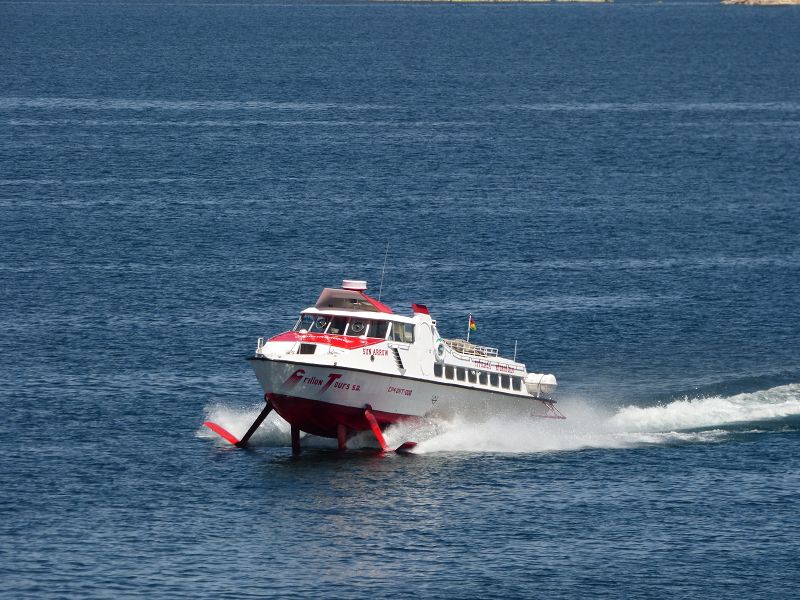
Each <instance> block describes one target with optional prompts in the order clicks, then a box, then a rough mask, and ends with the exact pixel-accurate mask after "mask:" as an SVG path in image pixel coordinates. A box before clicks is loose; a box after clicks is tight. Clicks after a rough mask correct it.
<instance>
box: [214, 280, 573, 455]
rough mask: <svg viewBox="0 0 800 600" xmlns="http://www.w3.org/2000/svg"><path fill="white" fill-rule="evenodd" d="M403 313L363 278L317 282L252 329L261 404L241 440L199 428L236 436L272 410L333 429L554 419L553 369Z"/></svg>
mask: <svg viewBox="0 0 800 600" xmlns="http://www.w3.org/2000/svg"><path fill="white" fill-rule="evenodd" d="M412 310H413V315H412V316H405V315H399V314H396V313H394V312H393V311H392V310H391V309H390V308H389V307H388V306H386V305H385V304H383V303H381V302H379V301H378V300H375V299H373V298H371V297H369V296H368V295H367V294H366V282H364V281H353V280H345V281H344V282H342V287H341V288H338V289H334V288H326V289H324V290H323V291H322V294H321V295H320V297H319V299H318V300H317V302H316V304H314V306H311V307H309V308H307V309H305V310H304V311H302V313H301V315H300V318H299V319H298V320H297V322H296V323H295V325H294V327H293V328H292V330H290V331H286V332H284V333H281V334H279V335H276V336H274V337H271V338H269V339H264V338H259V340H258V344H257V347H256V351H255V354H254V355H253V356H251V357H250V358H248V359H247V360H248V362H249V363H250V365H251V366H252V367H253V369H254V371H255V373H256V376H257V377H258V381H259V382H260V383H261V387H262V388H263V389H264V397H265V400H266V402H267V407H266V408H265V409H264V411H263V412H262V415H261V416H260V417H259V419H257V420H256V423H254V424H253V426H252V427H251V428H250V429H251V430H250V431H248V433H247V434H245V436H244V437H243V438H242V440H237V439H236V438H235V437H234V436H232V435H231V434H229V433H228V432H226V431H225V430H224V429H222V428H221V427H219V426H218V425H215V424H213V423H207V425H208V426H209V427H211V428H212V429H214V430H215V431H217V433H219V434H220V435H223V437H225V438H226V439H228V440H229V441H231V442H232V443H235V444H237V445H244V444H245V443H246V442H247V439H248V438H249V437H250V435H252V432H254V431H255V429H256V428H257V427H258V425H259V424H260V423H261V421H263V418H264V417H266V414H267V413H269V412H270V410H273V409H274V410H275V411H276V412H277V413H278V414H279V415H280V416H281V417H283V419H285V420H286V421H287V422H288V423H289V424H290V425H291V427H292V434H293V435H292V439H293V447H294V450H295V451H299V432H300V431H304V432H307V433H310V434H313V435H318V436H324V437H333V438H338V440H339V444H340V447H342V448H343V447H344V445H345V443H346V440H347V438H348V437H350V436H351V435H352V434H354V433H356V432H359V431H365V430H369V429H372V430H373V432H375V435H376V437H377V438H378V441H379V442H380V443H381V445H382V446H383V447H384V449H385V442H384V441H383V438H382V436H381V435H380V431H381V430H382V429H383V428H385V427H386V426H388V425H390V424H392V423H396V422H398V421H403V420H413V419H427V418H436V417H445V418H446V417H449V416H453V415H455V414H459V415H463V416H468V417H470V416H471V417H475V418H476V419H481V418H485V417H487V416H490V415H491V414H493V413H506V414H507V413H509V412H512V413H515V414H524V415H533V416H541V417H551V418H552V417H555V418H563V417H562V415H561V414H560V413H559V412H558V410H557V409H556V408H555V406H554V401H553V400H552V393H553V392H554V391H555V388H556V385H557V384H556V378H555V377H554V376H553V375H549V374H536V373H528V372H527V370H526V368H525V365H524V364H522V363H519V362H516V361H515V360H511V359H508V358H502V357H500V356H499V354H498V351H497V349H495V348H490V347H486V346H478V345H475V344H472V343H470V342H468V341H466V340H460V339H444V338H442V336H441V335H440V334H439V331H438V329H437V326H436V321H435V320H433V319H432V318H431V315H430V314H429V312H428V309H427V308H426V307H425V306H423V305H421V304H412Z"/></svg>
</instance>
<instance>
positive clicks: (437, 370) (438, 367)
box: [433, 363, 442, 377]
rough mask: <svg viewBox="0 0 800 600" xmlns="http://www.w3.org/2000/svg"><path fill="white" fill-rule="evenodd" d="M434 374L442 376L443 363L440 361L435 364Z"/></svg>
mask: <svg viewBox="0 0 800 600" xmlns="http://www.w3.org/2000/svg"><path fill="white" fill-rule="evenodd" d="M433 374H434V375H436V377H441V376H442V365H440V364H439V363H436V364H435V365H433Z"/></svg>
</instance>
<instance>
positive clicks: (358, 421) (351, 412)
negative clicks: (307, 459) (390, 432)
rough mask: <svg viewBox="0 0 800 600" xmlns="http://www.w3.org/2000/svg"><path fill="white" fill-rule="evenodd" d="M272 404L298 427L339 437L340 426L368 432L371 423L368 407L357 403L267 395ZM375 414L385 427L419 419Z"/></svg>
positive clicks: (386, 413) (326, 435)
mask: <svg viewBox="0 0 800 600" xmlns="http://www.w3.org/2000/svg"><path fill="white" fill-rule="evenodd" d="M267 396H268V397H269V401H270V402H271V403H272V406H274V407H275V412H277V413H278V414H279V415H280V416H281V417H283V418H284V419H285V420H286V421H288V422H289V424H291V425H294V426H295V427H297V428H298V429H301V430H302V431H305V432H307V433H310V434H312V435H319V436H322V437H329V438H334V439H335V438H337V437H338V432H339V425H344V426H345V427H346V428H347V429H349V430H351V431H368V430H369V429H370V425H369V423H367V420H366V419H365V418H364V409H363V408H356V407H354V406H341V405H340V404H331V403H329V402H320V401H319V400H309V399H307V398H299V397H297V396H284V395H281V394H267ZM372 414H373V415H375V419H376V421H377V422H378V424H379V425H380V426H381V427H387V426H389V425H391V424H392V423H397V422H399V421H414V420H419V417H415V416H413V415H403V414H398V413H388V412H381V411H379V410H373V411H372Z"/></svg>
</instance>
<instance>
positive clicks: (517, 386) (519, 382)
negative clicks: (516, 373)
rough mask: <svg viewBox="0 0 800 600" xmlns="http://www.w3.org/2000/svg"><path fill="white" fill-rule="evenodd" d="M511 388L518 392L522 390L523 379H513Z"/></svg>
mask: <svg viewBox="0 0 800 600" xmlns="http://www.w3.org/2000/svg"><path fill="white" fill-rule="evenodd" d="M511 387H512V388H513V389H514V390H515V391H517V392H518V391H520V390H521V389H522V379H520V378H519V377H512V378H511Z"/></svg>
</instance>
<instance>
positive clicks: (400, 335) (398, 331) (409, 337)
mask: <svg viewBox="0 0 800 600" xmlns="http://www.w3.org/2000/svg"><path fill="white" fill-rule="evenodd" d="M392 341H394V342H404V343H406V344H413V343H414V325H412V324H411V323H392Z"/></svg>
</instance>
